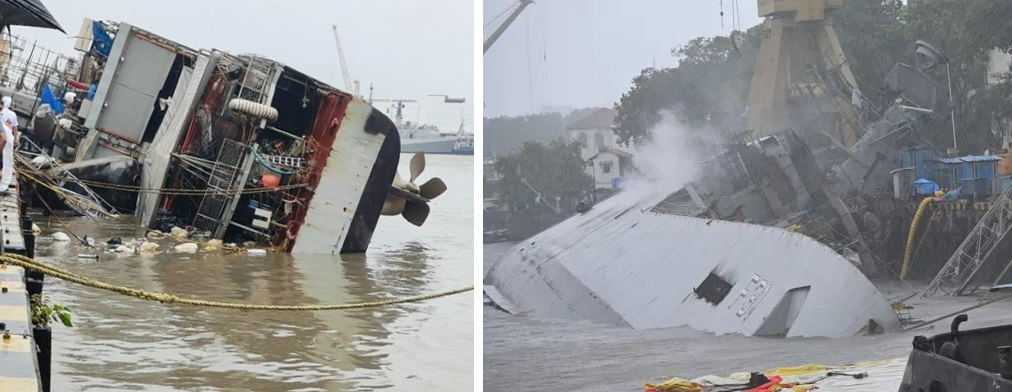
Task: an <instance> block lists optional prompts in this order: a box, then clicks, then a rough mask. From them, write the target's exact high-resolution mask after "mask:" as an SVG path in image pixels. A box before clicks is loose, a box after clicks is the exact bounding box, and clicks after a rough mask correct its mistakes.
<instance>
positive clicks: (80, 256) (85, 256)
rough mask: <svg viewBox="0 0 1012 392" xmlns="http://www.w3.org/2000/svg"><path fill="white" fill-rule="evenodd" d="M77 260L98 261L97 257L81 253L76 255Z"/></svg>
mask: <svg viewBox="0 0 1012 392" xmlns="http://www.w3.org/2000/svg"><path fill="white" fill-rule="evenodd" d="M77 258H79V259H95V260H98V255H89V254H84V253H82V254H79V255H77Z"/></svg>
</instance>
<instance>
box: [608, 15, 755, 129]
mask: <svg viewBox="0 0 1012 392" xmlns="http://www.w3.org/2000/svg"><path fill="white" fill-rule="evenodd" d="M759 33H760V29H759V28H758V27H753V28H751V29H749V30H748V31H747V32H745V33H744V34H743V36H744V37H745V40H744V42H739V43H738V44H735V43H734V42H732V40H731V38H729V37H712V38H702V37H701V38H696V39H694V40H692V41H689V42H688V43H687V44H686V45H684V46H681V47H677V48H675V49H673V50H672V55H673V56H675V57H676V58H677V59H678V60H679V64H678V66H677V67H674V68H664V69H653V68H648V69H645V70H643V71H642V72H641V73H640V75H638V76H636V77H635V78H633V85H632V88H631V89H630V90H629V91H628V92H626V93H625V94H622V97H621V98H620V99H619V101H618V103H616V104H615V109H616V110H617V111H618V116H617V117H616V118H615V125H614V127H613V131H614V133H615V135H616V136H617V138H618V141H619V143H622V144H625V145H629V144H641V143H643V142H644V141H646V140H649V138H650V134H649V129H650V128H652V127H653V126H654V125H655V124H657V122H658V121H659V120H660V118H661V116H660V113H661V111H662V110H672V111H674V112H676V113H677V114H678V115H679V119H680V120H681V121H682V122H684V123H686V124H687V125H690V126H701V125H704V124H705V125H708V126H709V127H711V128H737V127H741V126H743V125H744V123H743V117H742V115H743V113H744V111H745V98H746V96H747V95H748V88H749V85H750V84H751V75H752V71H753V70H754V69H755V61H756V56H757V53H758V45H757V43H758V42H759Z"/></svg>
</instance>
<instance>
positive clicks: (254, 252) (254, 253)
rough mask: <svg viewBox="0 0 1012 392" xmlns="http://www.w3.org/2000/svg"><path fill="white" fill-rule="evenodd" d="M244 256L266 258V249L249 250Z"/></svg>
mask: <svg viewBox="0 0 1012 392" xmlns="http://www.w3.org/2000/svg"><path fill="white" fill-rule="evenodd" d="M246 254H248V255H250V256H266V255H267V250H266V249H250V250H247V251H246Z"/></svg>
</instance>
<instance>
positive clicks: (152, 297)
mask: <svg viewBox="0 0 1012 392" xmlns="http://www.w3.org/2000/svg"><path fill="white" fill-rule="evenodd" d="M0 263H6V264H11V265H16V266H19V267H23V268H28V269H32V270H35V271H39V272H42V273H43V274H46V275H49V276H52V277H55V278H59V279H63V280H65V281H68V282H73V283H77V284H80V285H83V286H87V287H91V288H96V289H101V290H108V291H112V292H116V293H119V294H123V295H126V296H130V297H134V298H139V299H144V300H149V301H158V302H161V303H163V304H172V303H176V304H184V305H193V306H204V307H212V308H224V309H242V310H277V311H314V310H347V309H365V308H378V307H384V306H390V305H398V304H406V303H412V302H422V301H427V300H430V299H436V298H441V297H447V296H451V295H456V294H461V293H465V292H468V291H471V290H474V285H471V286H467V287H461V288H457V289H453V290H446V291H441V292H437V293H431V294H424V295H416V296H412V297H404V298H395V299H389V300H383V301H373V302H358V303H345V304H324V305H262V304H244V303H235V302H218V301H204V300H198V299H190V298H180V297H178V296H176V295H173V294H168V293H155V292H150V291H145V290H140V289H135V288H131V287H126V286H117V285H113V284H109V283H105V282H100V281H97V280H94V279H91V278H88V277H85V276H81V275H78V274H75V273H73V272H70V271H67V270H64V269H62V268H58V267H54V266H52V265H49V264H45V263H43V262H41V261H38V260H35V259H31V258H28V257H25V256H21V255H17V254H5V255H0Z"/></svg>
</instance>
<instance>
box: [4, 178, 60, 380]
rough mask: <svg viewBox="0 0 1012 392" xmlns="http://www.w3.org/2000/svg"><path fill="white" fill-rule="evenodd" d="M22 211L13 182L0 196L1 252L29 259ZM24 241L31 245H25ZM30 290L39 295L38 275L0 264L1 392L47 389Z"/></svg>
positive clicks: (27, 228)
mask: <svg viewBox="0 0 1012 392" xmlns="http://www.w3.org/2000/svg"><path fill="white" fill-rule="evenodd" d="M22 208H23V207H22V204H21V198H20V196H19V192H18V187H17V181H15V183H14V184H12V186H11V188H10V190H9V194H8V195H7V196H2V197H0V243H2V244H3V246H2V249H3V253H13V254H19V255H24V256H29V257H32V256H34V245H35V238H34V235H33V234H32V232H31V230H32V222H31V220H29V219H27V218H25V219H22V216H23V209H22ZM26 242H27V243H30V246H26ZM29 283H31V284H29ZM29 286H31V290H29ZM29 291H32V292H33V293H32V294H34V293H35V292H39V293H41V291H42V277H41V276H40V275H39V274H37V273H35V272H34V271H26V270H25V269H23V268H21V267H17V266H12V265H2V264H0V324H2V325H0V389H2V390H3V391H4V392H21V391H30V392H38V391H48V390H49V388H48V387H44V385H45V384H48V378H49V377H48V369H49V366H48V365H49V364H48V363H46V364H45V366H44V368H45V370H46V371H45V372H43V366H40V365H41V363H40V361H39V358H40V353H41V350H40V348H41V347H40V345H39V344H38V342H36V339H35V334H36V331H35V328H34V327H33V325H32V322H31V306H30V301H29V297H30V293H29ZM45 331H47V332H48V331H49V330H48V329H46V330H45ZM45 346H46V348H45V353H46V358H48V355H49V354H48V353H49V351H50V350H49V348H50V347H51V344H48V342H47V344H46V345H45ZM44 373H45V374H44ZM43 376H45V377H43ZM44 380H45V381H46V382H44ZM46 386H48V385H46Z"/></svg>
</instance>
